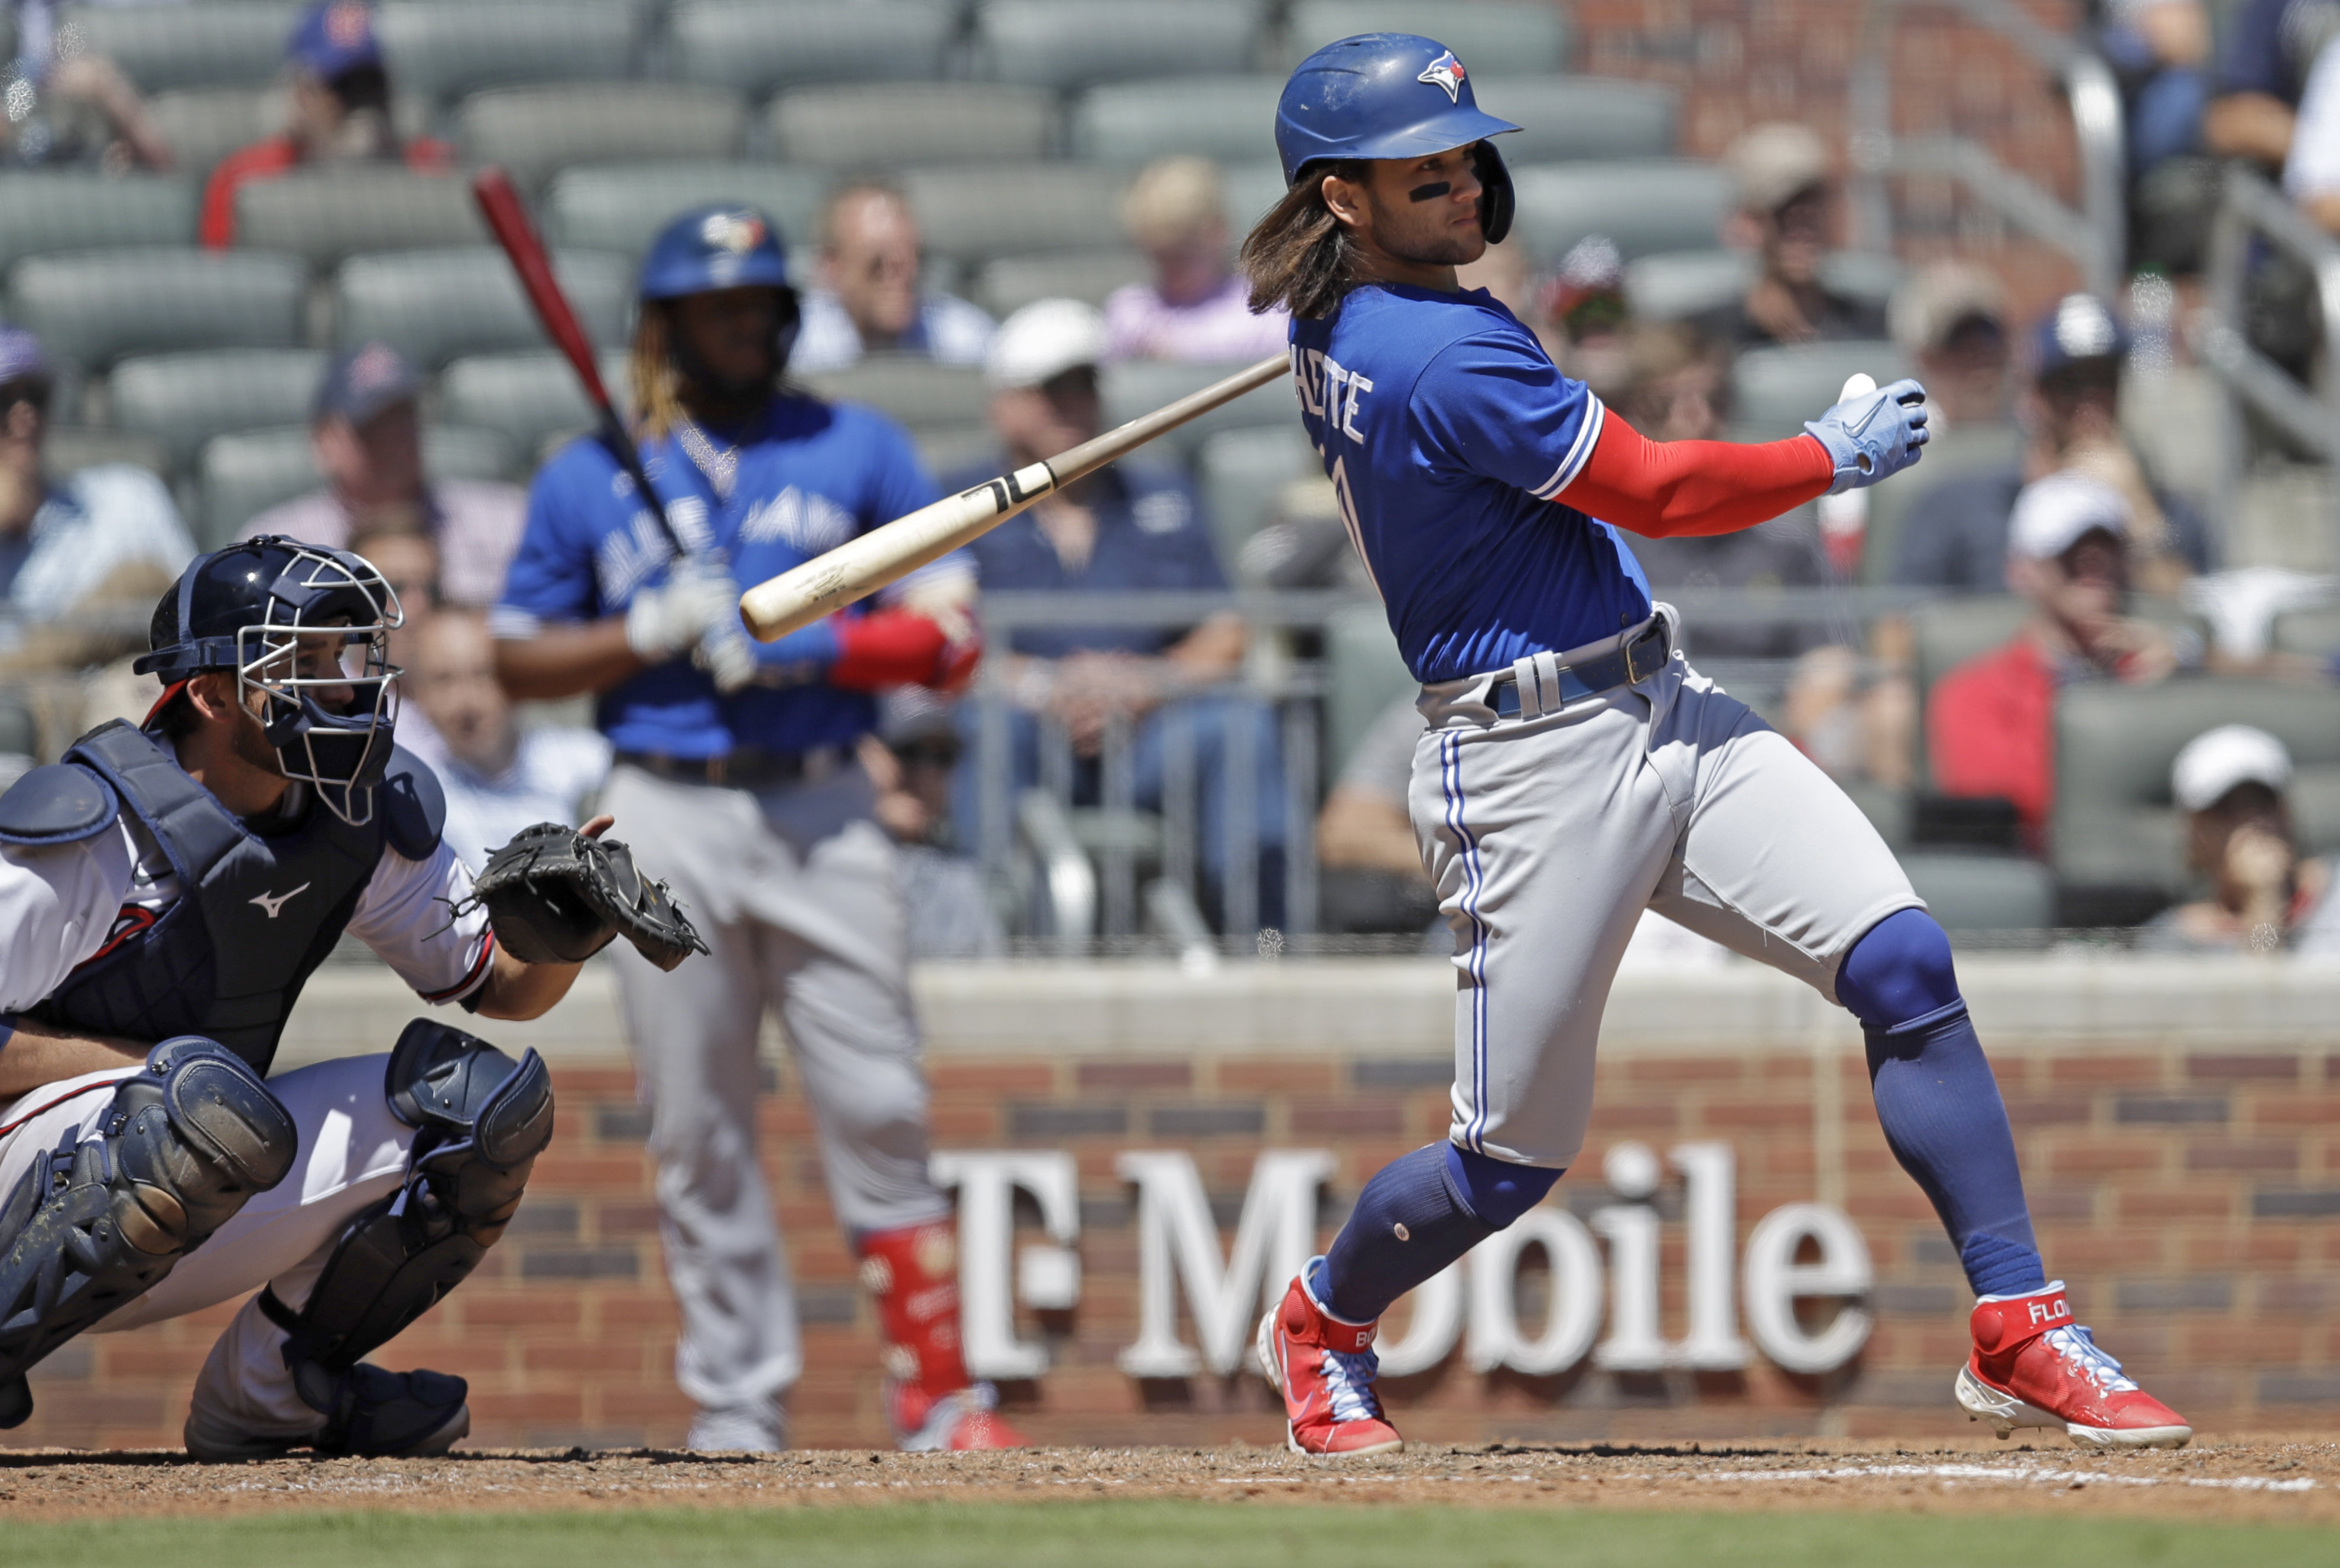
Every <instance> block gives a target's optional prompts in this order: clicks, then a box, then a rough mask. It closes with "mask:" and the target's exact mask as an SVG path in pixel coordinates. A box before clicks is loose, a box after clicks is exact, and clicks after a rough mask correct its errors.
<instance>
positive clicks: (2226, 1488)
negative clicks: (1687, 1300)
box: [0, 1438, 2340, 1523]
mask: <svg viewBox="0 0 2340 1568" xmlns="http://www.w3.org/2000/svg"><path fill="white" fill-rule="evenodd" d="M1985 1444H1988V1439H1986V1440H1985ZM1072 1496H1077V1497H1086V1498H1164V1497H1183V1498H1192V1499H1197V1500H1202V1499H1208V1500H1214V1501H1219V1502H1225V1503H1229V1504H1231V1505H1247V1506H1256V1505H1263V1504H1264V1505H1269V1506H1273V1505H1275V1504H1277V1503H1286V1502H1310V1503H1357V1504H1360V1505H1369V1504H1375V1503H1410V1504H1417V1505H1421V1504H1444V1505H1453V1506H1462V1507H1480V1506H1483V1507H1512V1508H1516V1507H1522V1506H1527V1507H1536V1506H1550V1507H1576V1508H1581V1507H1602V1508H1620V1509H1660V1510H1682V1509H1717V1508H1720V1509H1732V1508H1745V1509H1792V1510H1799V1511H1810V1510H1813V1509H1816V1508H1817V1509H1869V1510H1874V1509H1884V1510H1898V1511H1904V1512H1921V1513H1954V1512H1965V1511H1970V1510H1990V1511H2003V1510H2006V1509H2008V1508H2010V1507H2013V1508H2019V1509H2025V1510H2028V1511H2038V1512H2052V1513H2083V1512H2087V1513H2121V1514H2125V1515H2131V1516H2136V1515H2140V1514H2142V1515H2150V1516H2154V1517H2161V1518H2171V1519H2196V1520H2205V1521H2211V1520H2251V1521H2256V1522H2262V1523H2335V1522H2340V1443H2335V1442H2332V1441H2329V1440H2328V1439H2321V1438H2319V1439H2301V1440H2297V1441H2292V1440H2286V1439H2283V1438H2257V1439H2252V1440H2247V1441H2206V1442H2199V1443H2197V1444H2195V1445H2194V1446H2192V1447H2188V1448H2184V1449H2180V1450H2177V1451H2176V1452H2157V1453H2145V1454H2097V1453H2093V1452H2086V1451H2081V1450H2077V1449H2073V1448H2070V1447H2067V1446H2066V1445H2065V1444H2062V1443H2060V1442H2057V1441H2053V1440H2051V1441H2049V1442H2045V1443H2041V1442H2034V1443H2030V1444H2023V1443H2010V1444H1988V1445H1987V1446H1986V1445H1973V1444H1959V1445H1955V1446H1953V1445H1945V1444H1940V1443H1937V1442H1928V1443H1923V1444H1918V1443H1910V1444H1894V1443H1878V1442H1858V1443H1856V1442H1826V1441H1813V1440H1806V1439H1797V1440H1793V1441H1788V1442H1778V1443H1769V1442H1742V1443H1733V1444H1726V1445H1700V1444H1649V1445H1640V1446H1629V1445H1617V1444H1551V1445H1538V1444H1491V1445H1485V1446H1472V1447H1461V1446H1446V1445H1438V1446H1431V1445H1423V1446H1420V1447H1417V1448H1415V1449H1414V1450H1413V1451H1411V1452H1409V1453H1406V1454H1396V1455H1388V1456H1383V1457H1378V1458H1373V1459H1367V1460H1357V1461H1347V1462H1334V1461H1325V1460H1312V1459H1306V1458H1303V1457H1301V1456H1299V1455H1296V1454H1288V1453H1285V1452H1284V1451H1282V1450H1280V1449H1268V1448H1251V1447H1244V1446H1240V1445H1239V1446H1236V1447H1232V1448H1208V1449H1194V1448H1119V1449H1101V1448H1043V1449H1025V1450H1021V1451H1017V1452H1013V1453H1005V1454H871V1453H857V1452H850V1451H843V1450H825V1451H824V1450H811V1451H805V1452H799V1453H794V1454H781V1455H777V1456H770V1457H750V1456H746V1455H736V1454H735V1455H723V1454H688V1453H682V1452H676V1451H663V1450H631V1451H624V1452H615V1451H612V1452H598V1453H597V1452H588V1451H584V1450H569V1451H566V1452H558V1451H524V1450H503V1451H488V1452H479V1453H471V1452H466V1453H461V1454H456V1455H453V1456H451V1457H449V1458H445V1459H436V1460H326V1461H310V1460H305V1459H292V1460H278V1461H273V1462H270V1463H265V1464H229V1465H206V1464H193V1463H191V1462H189V1461H188V1460H187V1459H186V1457H185V1456H184V1455H183V1454H165V1453H154V1454H86V1453H68V1452H63V1451H56V1450H51V1451H45V1452H31V1451H28V1452H18V1453H13V1454H5V1455H0V1517H5V1518H14V1519H18V1520H25V1521H35V1520H65V1519H74V1518H85V1517H98V1516H103V1517H107V1518H114V1519H120V1518H122V1517H124V1515H125V1514H139V1513H144V1514H150V1515H167V1514H238V1513H273V1512H283V1511H290V1510H314V1509H335V1510H343V1509H350V1508H384V1509H395V1510H420V1509H433V1510H442V1509H446V1508H448V1507H450V1506H454V1507H459V1508H475V1509H481V1510H497V1511H505V1510H527V1509H553V1508H562V1509H565V1508H578V1507H586V1508H591V1507H597V1506H606V1507H627V1508H640V1507H651V1506H658V1505H661V1504H679V1505H687V1506H689V1507H692V1508H698V1509H704V1508H710V1507H727V1506H733V1507H764V1508H769V1507H785V1506H812V1507H838V1506H846V1507H849V1506H856V1505H860V1506H867V1505H868V1504H871V1503H888V1502H897V1501H903V1500H926V1501H933V1502H957V1503H975V1502H988V1501H999V1502H1010V1501H1014V1502H1035V1501H1039V1500H1042V1499H1045V1498H1048V1497H1072Z"/></svg>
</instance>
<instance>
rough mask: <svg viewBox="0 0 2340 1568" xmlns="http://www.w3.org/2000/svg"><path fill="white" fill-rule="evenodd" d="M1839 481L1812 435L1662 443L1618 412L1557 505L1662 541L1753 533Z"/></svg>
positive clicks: (1603, 427) (1606, 423)
mask: <svg viewBox="0 0 2340 1568" xmlns="http://www.w3.org/2000/svg"><path fill="white" fill-rule="evenodd" d="M1835 478H1836V468H1835V465H1834V463H1832V462H1831V461H1829V454H1828V449H1827V448H1826V447H1824V446H1822V445H1820V443H1819V442H1818V441H1817V440H1815V439H1814V438H1813V437H1811V436H1809V435H1800V436H1795V437H1792V438H1790V440H1787V441H1772V442H1761V443H1760V444H1755V445H1741V444H1740V443H1738V442H1723V441H1674V442H1655V441H1651V440H1650V439H1648V438H1647V437H1646V436H1644V435H1642V434H1641V432H1639V431H1637V430H1635V429H1634V428H1633V427H1632V426H1631V425H1629V424H1627V423H1626V422H1624V421H1623V420H1621V419H1620V418H1618V417H1617V415H1616V413H1615V412H1613V411H1611V412H1610V413H1609V415H1608V417H1607V418H1606V419H1604V420H1603V421H1602V422H1601V435H1600V438H1599V439H1598V440H1597V441H1596V442H1594V443H1593V447H1592V455H1591V457H1590V458H1588V459H1586V460H1585V463H1584V467H1583V470H1582V471H1581V472H1579V473H1578V474H1577V476H1576V478H1575V479H1574V480H1573V481H1571V482H1570V483H1568V484H1567V485H1566V486H1564V487H1562V490H1561V491H1560V493H1559V494H1558V495H1557V496H1555V497H1553V499H1554V500H1556V501H1561V502H1562V503H1564V504H1566V505H1568V506H1572V507H1574V508H1575V509H1576V510H1577V511H1581V512H1582V513H1584V514H1585V515H1586V516H1587V517H1593V518H1598V519H1599V520H1600V521H1602V522H1606V523H1611V524H1613V525H1614V526H1616V527H1618V528H1621V529H1624V530H1626V531H1628V532H1631V533H1639V534H1645V535H1648V536H1650V537H1651V538H1657V539H1663V538H1669V537H1677V536H1681V535H1688V534H1711V533H1736V532H1738V531H1740V529H1742V528H1752V527H1754V526H1755V525H1756V524H1757V523H1759V522H1765V521H1770V519H1772V518H1775V517H1777V516H1779V515H1780V513H1781V512H1783V511H1790V510H1792V509H1793V508H1795V507H1799V506H1801V505H1802V504H1803V503H1804V502H1806V501H1810V500H1812V499H1813V498H1815V497H1817V496H1821V495H1825V494H1827V493H1828V488H1829V485H1830V484H1831V483H1833V482H1834V481H1835Z"/></svg>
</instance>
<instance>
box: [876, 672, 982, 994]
mask: <svg viewBox="0 0 2340 1568" xmlns="http://www.w3.org/2000/svg"><path fill="white" fill-rule="evenodd" d="M857 749H858V753H859V755H860V759H861V770H862V771H863V772H865V773H867V774H868V775H869V783H870V787H871V788H872V789H875V790H877V806H876V809H875V813H876V816H877V822H878V825H879V826H880V827H882V828H884V829H886V831H887V834H888V835H889V836H890V837H891V838H892V839H893V840H894V846H895V854H894V875H895V877H896V878H897V880H898V881H899V882H900V883H901V887H902V903H903V907H904V908H907V910H908V911H909V915H910V957H911V958H914V959H915V958H999V957H1001V956H1003V955H1004V954H1006V951H1007V930H1006V927H1005V926H1003V925H1001V924H1000V920H999V912H998V911H997V910H996V909H995V908H992V906H991V898H990V897H989V895H988V894H987V893H986V892H985V891H984V886H983V873H982V871H981V869H980V868H977V865H976V863H975V862H974V861H973V860H971V859H969V858H967V856H966V855H965V854H963V853H961V852H960V850H959V849H958V848H957V833H956V831H955V830H954V829H955V824H954V823H953V821H952V819H951V779H952V777H953V775H954V773H955V772H956V771H957V768H958V759H959V753H960V751H961V750H962V749H963V746H962V743H961V741H960V739H959V733H958V717H957V714H956V713H955V712H954V711H953V710H952V704H951V702H950V700H948V699H947V698H943V697H939V696H937V694H936V693H934V692H932V691H930V690H927V688H925V687H923V686H902V687H897V688H896V689H895V690H892V691H890V692H887V694H886V697H885V699H884V700H882V701H881V702H880V703H879V705H878V715H877V730H876V731H875V732H874V733H871V734H867V735H864V736H862V738H861V739H860V740H859V741H858V743H857Z"/></svg>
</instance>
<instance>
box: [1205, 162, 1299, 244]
mask: <svg viewBox="0 0 2340 1568" xmlns="http://www.w3.org/2000/svg"><path fill="white" fill-rule="evenodd" d="M1219 180H1220V185H1221V188H1222V189H1223V190H1224V191H1225V193H1226V200H1227V228H1228V231H1229V232H1230V233H1233V234H1234V238H1235V242H1236V243H1238V244H1240V243H1242V242H1243V236H1244V235H1245V234H1247V233H1250V232H1251V226H1252V225H1253V224H1254V223H1258V222H1259V221H1260V219H1262V218H1264V217H1265V216H1266V215H1267V213H1268V211H1269V209H1270V208H1272V207H1274V205H1275V203H1278V202H1280V201H1282V200H1284V193H1285V191H1287V190H1288V189H1290V187H1289V186H1287V185H1285V184H1284V165H1283V164H1279V163H1277V162H1276V161H1275V160H1274V159H1273V158H1269V159H1267V160H1265V161H1264V162H1259V163H1250V164H1228V165H1227V166H1226V167H1225V168H1224V169H1221V170H1220V171H1219Z"/></svg>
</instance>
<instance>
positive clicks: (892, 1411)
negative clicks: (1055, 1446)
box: [886, 1379, 1030, 1454]
mask: <svg viewBox="0 0 2340 1568" xmlns="http://www.w3.org/2000/svg"><path fill="white" fill-rule="evenodd" d="M998 1404H999V1391H998V1390H997V1389H996V1388H994V1387H993V1386H992V1385H991V1384H988V1383H973V1384H968V1385H967V1386H966V1387H965V1388H957V1389H953V1390H952V1391H951V1392H950V1393H948V1394H928V1393H927V1391H926V1390H924V1389H922V1388H920V1387H919V1386H918V1385H917V1384H914V1383H899V1382H896V1381H893V1380H891V1379H889V1380H887V1384H886V1414H887V1418H888V1419H890V1420H891V1421H892V1422H893V1424H894V1445H895V1446H896V1447H897V1448H899V1449H900V1450H901V1451H902V1452H903V1453H905V1454H972V1453H975V1452H976V1451H977V1450H978V1449H986V1448H1026V1447H1029V1446H1030V1444H1029V1442H1028V1440H1027V1439H1026V1437H1025V1435H1024V1434H1022V1433H1020V1432H1018V1431H1016V1429H1015V1428H1014V1427H1012V1426H1010V1425H1008V1424H1007V1423H1006V1422H1005V1421H1002V1420H1001V1419H1000V1418H999V1415H998V1411H997V1405H998Z"/></svg>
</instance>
